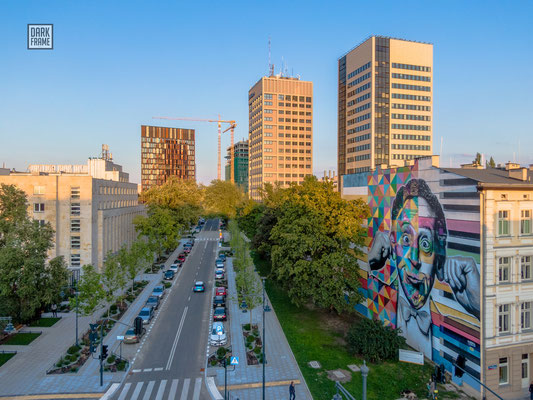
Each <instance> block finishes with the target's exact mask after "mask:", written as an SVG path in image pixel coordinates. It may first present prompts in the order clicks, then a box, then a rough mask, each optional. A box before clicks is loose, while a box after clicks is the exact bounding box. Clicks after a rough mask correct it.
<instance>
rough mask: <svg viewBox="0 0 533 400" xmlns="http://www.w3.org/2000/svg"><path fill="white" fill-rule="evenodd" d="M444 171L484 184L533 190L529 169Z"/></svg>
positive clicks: (458, 169) (489, 168)
mask: <svg viewBox="0 0 533 400" xmlns="http://www.w3.org/2000/svg"><path fill="white" fill-rule="evenodd" d="M441 169H442V170H443V171H446V172H451V173H454V174H457V175H461V176H464V177H465V178H470V179H472V180H474V181H477V182H479V183H484V184H497V185H500V184H501V185H528V186H529V185H530V186H531V187H532V188H533V179H532V178H533V170H531V169H528V168H514V169H509V170H507V169H503V168H491V167H488V168H481V169H476V168H442V167H441Z"/></svg>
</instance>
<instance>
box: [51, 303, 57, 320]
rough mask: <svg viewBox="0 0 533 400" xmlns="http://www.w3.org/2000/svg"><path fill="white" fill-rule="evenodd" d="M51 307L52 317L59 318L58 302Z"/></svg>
mask: <svg viewBox="0 0 533 400" xmlns="http://www.w3.org/2000/svg"><path fill="white" fill-rule="evenodd" d="M50 308H51V309H52V317H54V318H57V304H56V303H54V304H52V307H50Z"/></svg>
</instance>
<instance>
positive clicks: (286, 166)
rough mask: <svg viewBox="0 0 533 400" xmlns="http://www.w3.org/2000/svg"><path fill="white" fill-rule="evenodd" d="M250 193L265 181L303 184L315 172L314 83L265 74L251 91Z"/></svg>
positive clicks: (257, 195) (254, 193) (256, 191)
mask: <svg viewBox="0 0 533 400" xmlns="http://www.w3.org/2000/svg"><path fill="white" fill-rule="evenodd" d="M248 106H249V140H248V141H249V151H250V153H249V164H250V165H249V178H248V181H249V185H248V187H249V192H250V197H251V198H252V199H254V200H260V198H261V196H260V189H261V188H262V187H263V185H264V184H265V183H272V184H274V183H275V182H278V183H279V184H280V185H281V187H287V186H288V185H290V184H292V183H301V182H303V180H304V178H305V177H306V176H308V175H312V171H313V83H312V82H308V81H302V80H300V79H299V78H293V77H285V76H281V75H272V76H265V77H262V78H261V79H260V80H259V81H258V82H257V83H256V84H255V85H254V86H253V87H252V88H251V89H250V91H249V92H248Z"/></svg>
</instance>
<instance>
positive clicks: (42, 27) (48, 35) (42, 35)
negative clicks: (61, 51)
mask: <svg viewBox="0 0 533 400" xmlns="http://www.w3.org/2000/svg"><path fill="white" fill-rule="evenodd" d="M53 49H54V24H28V50H53Z"/></svg>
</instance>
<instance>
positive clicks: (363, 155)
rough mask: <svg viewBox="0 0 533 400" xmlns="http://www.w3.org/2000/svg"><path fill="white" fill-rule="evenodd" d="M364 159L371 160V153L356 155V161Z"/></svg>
mask: <svg viewBox="0 0 533 400" xmlns="http://www.w3.org/2000/svg"><path fill="white" fill-rule="evenodd" d="M363 160H370V154H361V155H360V156H355V161H363ZM356 169H357V168H356Z"/></svg>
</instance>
